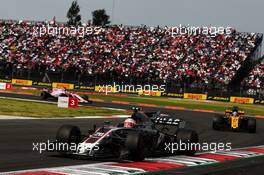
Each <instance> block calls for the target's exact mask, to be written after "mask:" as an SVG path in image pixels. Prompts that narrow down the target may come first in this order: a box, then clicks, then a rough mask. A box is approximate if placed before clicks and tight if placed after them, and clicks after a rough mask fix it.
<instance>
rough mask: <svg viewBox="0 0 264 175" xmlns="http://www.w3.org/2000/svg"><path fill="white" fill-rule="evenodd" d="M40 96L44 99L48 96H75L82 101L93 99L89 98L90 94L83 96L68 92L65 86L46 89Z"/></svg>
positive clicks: (54, 97)
mask: <svg viewBox="0 0 264 175" xmlns="http://www.w3.org/2000/svg"><path fill="white" fill-rule="evenodd" d="M40 97H41V99H42V100H46V99H48V98H53V99H57V98H59V97H74V98H77V99H78V101H79V102H81V103H92V101H91V100H89V98H88V96H85V97H81V96H80V95H78V94H74V93H71V92H68V91H67V90H66V89H64V88H52V89H51V90H50V89H44V90H43V91H42V92H41V94H40Z"/></svg>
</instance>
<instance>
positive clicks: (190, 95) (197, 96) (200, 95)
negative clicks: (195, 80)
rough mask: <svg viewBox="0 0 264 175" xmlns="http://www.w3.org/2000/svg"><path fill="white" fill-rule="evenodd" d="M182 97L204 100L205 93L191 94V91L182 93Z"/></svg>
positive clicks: (205, 97)
mask: <svg viewBox="0 0 264 175" xmlns="http://www.w3.org/2000/svg"><path fill="white" fill-rule="evenodd" d="M183 98H187V99H195V100H206V99H207V94H193V93H184V94H183Z"/></svg>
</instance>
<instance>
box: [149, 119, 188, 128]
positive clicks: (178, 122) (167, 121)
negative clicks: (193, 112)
mask: <svg viewBox="0 0 264 175" xmlns="http://www.w3.org/2000/svg"><path fill="white" fill-rule="evenodd" d="M153 122H154V124H155V125H173V126H179V127H180V128H184V127H185V121H184V120H182V119H179V118H168V117H157V118H155V119H154V121H153Z"/></svg>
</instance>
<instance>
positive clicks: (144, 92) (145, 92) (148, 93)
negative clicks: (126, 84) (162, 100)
mask: <svg viewBox="0 0 264 175" xmlns="http://www.w3.org/2000/svg"><path fill="white" fill-rule="evenodd" d="M138 95H148V96H157V97H159V96H161V91H148V90H147V91H138Z"/></svg>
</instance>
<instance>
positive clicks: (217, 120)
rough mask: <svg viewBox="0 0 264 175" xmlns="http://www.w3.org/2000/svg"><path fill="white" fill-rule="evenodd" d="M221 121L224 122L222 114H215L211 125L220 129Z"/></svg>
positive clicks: (215, 128)
mask: <svg viewBox="0 0 264 175" xmlns="http://www.w3.org/2000/svg"><path fill="white" fill-rule="evenodd" d="M223 123H224V118H223V115H219V114H216V115H215V116H214V117H213V125H212V127H213V129H214V130H220V129H221V126H222V125H223Z"/></svg>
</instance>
